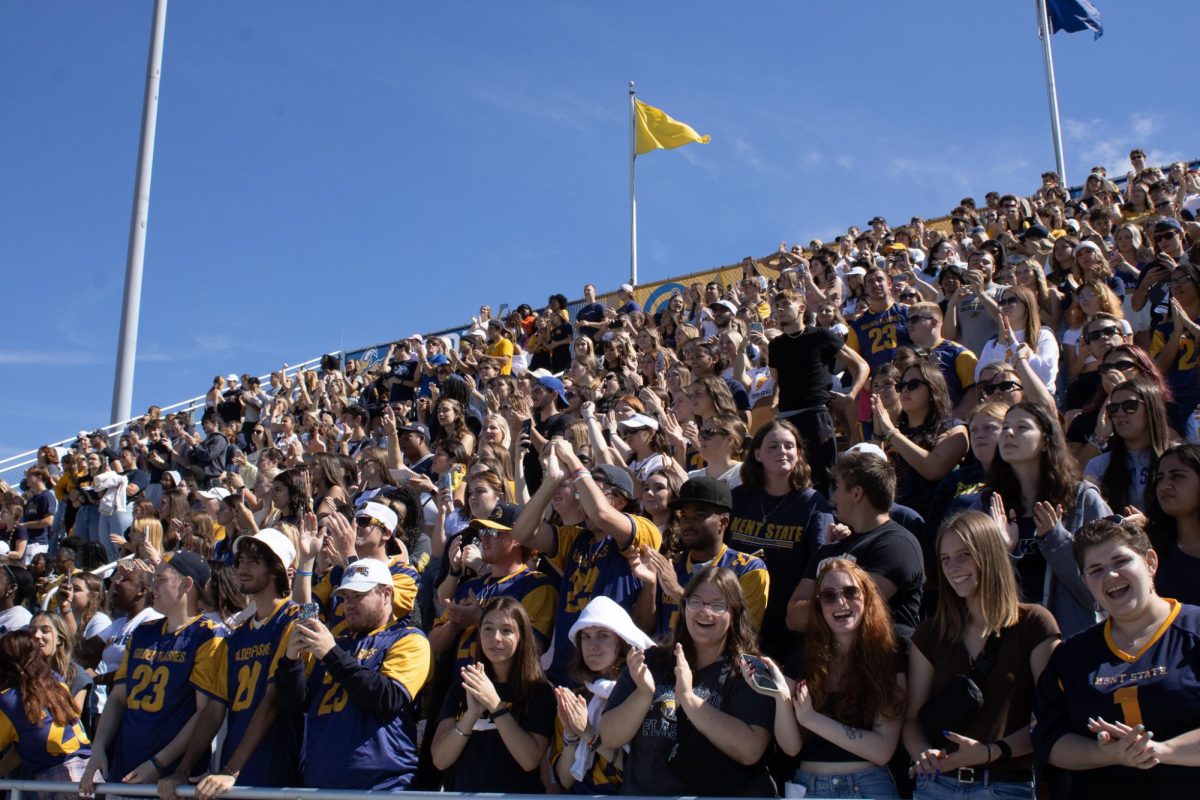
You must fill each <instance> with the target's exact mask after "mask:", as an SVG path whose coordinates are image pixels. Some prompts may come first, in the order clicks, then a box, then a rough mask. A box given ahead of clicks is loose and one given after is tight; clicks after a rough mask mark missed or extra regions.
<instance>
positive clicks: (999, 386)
mask: <svg viewBox="0 0 1200 800" xmlns="http://www.w3.org/2000/svg"><path fill="white" fill-rule="evenodd" d="M1022 388H1024V387H1023V386H1021V384H1019V383H1017V382H1016V381H996V382H995V383H989V384H988V385H987V386H986V387H985V388H984V393H985V394H989V395H991V394H995V393H996V392H1011V391H1013V390H1014V389H1022Z"/></svg>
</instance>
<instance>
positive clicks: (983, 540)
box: [936, 511, 1020, 642]
mask: <svg viewBox="0 0 1200 800" xmlns="http://www.w3.org/2000/svg"><path fill="white" fill-rule="evenodd" d="M950 535H954V536H958V537H959V538H960V539H962V542H963V544H964V545H966V548H967V552H968V553H970V554H971V558H973V559H975V563H976V564H977V565H978V567H979V588H978V589H977V590H976V591H977V592H979V609H980V613H981V614H982V615H983V620H982V621H983V633H984V636H990V635H991V634H993V633H999V632H1000V631H1002V630H1003V629H1005V628H1008V627H1011V626H1013V625H1016V624H1017V619H1018V617H1019V614H1020V609H1019V608H1018V606H1019V605H1020V596H1019V595H1018V593H1017V578H1016V575H1015V574H1014V573H1013V568H1012V564H1011V562H1010V561H1009V558H1008V549H1007V548H1006V547H1005V546H1004V535H1003V533H1002V532H1001V530H1000V527H999V526H998V525H997V524H996V521H995V520H994V519H992V518H991V517H990V516H989V515H987V514H984V513H983V512H982V511H964V512H962V513H961V514H956V515H955V516H953V517H951V518H950V519H948V520H946V522H945V523H944V524H943V525H942V528H941V530H940V531H938V535H937V548H938V561H939V564H940V562H941V544H942V539H944V538H945V537H947V536H950ZM969 615H970V612H969V611H968V609H967V601H966V600H964V599H963V598H961V597H959V596H958V593H957V592H955V591H954V587H952V586H951V585H950V581H949V580H948V579H947V578H946V572H945V570H943V569H940V568H939V569H938V605H937V614H936V618H937V631H938V636H939V637H940V638H941V639H942V640H944V641H950V642H956V641H961V640H962V638H963V636H964V635H965V633H966V630H967V618H968V616H969Z"/></svg>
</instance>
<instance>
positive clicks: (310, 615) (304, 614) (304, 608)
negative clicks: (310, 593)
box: [299, 603, 321, 619]
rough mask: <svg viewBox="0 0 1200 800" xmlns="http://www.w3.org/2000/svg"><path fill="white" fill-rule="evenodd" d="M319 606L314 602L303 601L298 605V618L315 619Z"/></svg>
mask: <svg viewBox="0 0 1200 800" xmlns="http://www.w3.org/2000/svg"><path fill="white" fill-rule="evenodd" d="M320 610H321V607H320V606H318V605H317V604H316V603H304V604H303V605H301V606H300V617H299V618H300V619H316V618H317V612H319V611H320Z"/></svg>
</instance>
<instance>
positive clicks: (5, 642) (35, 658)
mask: <svg viewBox="0 0 1200 800" xmlns="http://www.w3.org/2000/svg"><path fill="white" fill-rule="evenodd" d="M0 689H16V690H17V693H18V694H20V696H21V706H22V707H23V708H24V709H25V716H26V717H28V718H29V721H30V722H32V723H37V722H38V721H39V720H41V718H42V717H43V716H44V715H46V714H49V715H50V716H51V718H52V719H53V720H54V724H55V725H67V724H68V723H73V722H77V721H78V720H79V713H78V712H76V710H75V704H74V703H73V702H72V701H71V695H70V693H69V692H68V691H67V689H66V687H65V686H63V685H62V684H61V683H59V681H58V679H57V678H55V677H54V673H53V672H51V671H50V663H49V662H48V661H47V660H46V657H45V656H44V655H42V648H40V647H39V646H38V643H37V641H36V640H34V638H33V634H32V633H30V632H29V631H26V630H20V631H9V632H8V633H6V634H4V636H2V637H0Z"/></svg>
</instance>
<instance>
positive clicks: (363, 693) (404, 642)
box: [276, 521, 430, 791]
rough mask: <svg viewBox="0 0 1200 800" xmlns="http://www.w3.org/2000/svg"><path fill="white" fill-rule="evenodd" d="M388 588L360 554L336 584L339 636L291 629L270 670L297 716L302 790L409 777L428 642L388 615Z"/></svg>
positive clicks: (371, 785) (394, 782)
mask: <svg viewBox="0 0 1200 800" xmlns="http://www.w3.org/2000/svg"><path fill="white" fill-rule="evenodd" d="M310 527H313V525H312V521H310V522H309V523H306V529H307V528H310ZM306 534H307V537H308V541H307V542H306V543H305V544H304V545H303V546H302V548H301V561H300V564H301V566H300V568H299V570H297V571H298V572H303V571H310V567H309V566H306V565H311V563H312V561H313V560H314V559H315V558H316V553H317V551H318V550H319V549H320V547H319V545H317V544H314V543H313V542H312V539H313V538H314V537H313V536H312V533H311V531H307V530H306ZM393 587H394V577H393V575H392V573H391V571H390V570H389V569H388V566H387V564H385V563H384V562H382V561H379V560H377V559H373V558H361V559H359V560H358V561H355V562H354V563H353V564H351V565H350V567H349V568H347V569H346V570H345V572H344V574H343V575H342V580H341V583H340V584H339V585H338V588H337V595H338V596H339V600H340V602H341V604H342V605H343V606H344V612H345V625H344V628H343V635H342V636H340V637H338V638H336V639H335V638H334V635H333V633H332V632H331V631H330V630H329V628H327V627H326V626H325V625H324V624H322V623H321V621H320V620H318V619H305V620H297V621H296V622H295V623H294V624H293V625H292V635H291V638H290V639H289V640H288V643H287V646H286V650H285V653H284V656H283V658H281V659H280V660H279V665H278V667H277V669H276V683H277V686H278V688H277V692H278V697H277V705H278V707H279V708H281V709H283V708H297V709H303V710H304V713H305V737H304V750H303V753H302V755H301V764H302V775H301V779H302V781H303V785H304V786H311V787H313V788H318V789H335V788H336V789H356V790H364V791H392V790H399V789H405V788H407V787H408V785H409V784H410V783H411V782H412V779H413V776H414V775H415V773H416V771H417V742H416V738H417V736H416V734H417V716H418V709H417V704H416V697H417V693H418V692H420V691H421V687H422V686H424V685H425V680H426V676H427V675H428V674H429V666H430V653H429V642H427V641H426V640H425V636H424V635H423V634H422V633H421V632H420V631H419V630H417V629H416V628H412V627H409V626H407V625H406V624H405V623H404V622H403V621H400V620H397V619H396V617H395V615H394V613H393V608H394V602H395V601H394V600H393V598H392V593H393V591H394V588H393ZM301 658H303V661H301ZM309 670H311V673H310V674H309V675H308V676H307V677H306V675H305V673H306V671H309Z"/></svg>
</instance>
